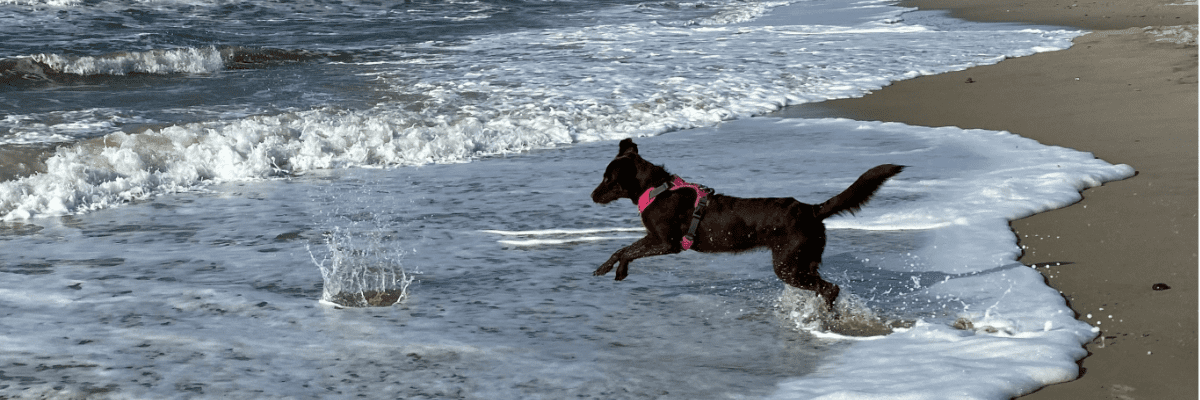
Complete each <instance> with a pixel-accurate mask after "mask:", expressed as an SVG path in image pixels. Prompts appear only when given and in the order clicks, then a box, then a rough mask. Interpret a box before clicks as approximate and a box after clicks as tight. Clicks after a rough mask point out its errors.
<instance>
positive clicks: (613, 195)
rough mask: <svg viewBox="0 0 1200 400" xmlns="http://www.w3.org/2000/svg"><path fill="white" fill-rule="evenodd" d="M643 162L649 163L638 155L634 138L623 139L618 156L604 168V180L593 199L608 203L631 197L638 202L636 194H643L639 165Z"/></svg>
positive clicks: (594, 193)
mask: <svg viewBox="0 0 1200 400" xmlns="http://www.w3.org/2000/svg"><path fill="white" fill-rule="evenodd" d="M643 163H645V164H649V163H648V162H646V160H643V159H642V157H641V156H639V155H638V148H637V145H636V144H634V143H633V139H625V140H622V141H621V145H620V149H619V150H617V157H616V158H614V159H613V160H612V161H611V162H609V163H608V168H606V169H605V170H604V180H603V181H601V182H600V185H599V186H596V189H595V190H593V191H592V201H594V202H596V203H599V204H608V203H611V202H612V201H613V200H616V199H623V198H629V199H631V200H633V202H634V204H637V198H635V196H638V195H640V194H641V193H639V190H640V188H641V180H640V179H639V177H638V175H639V174H640V173H641V172H640V171H639V170H640V169H641V168H639V166H640V164H643Z"/></svg>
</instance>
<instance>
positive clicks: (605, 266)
mask: <svg viewBox="0 0 1200 400" xmlns="http://www.w3.org/2000/svg"><path fill="white" fill-rule="evenodd" d="M612 268H613V263H604V264H602V265H600V268H596V272H592V276H601V275H604V274H607V273H608V271H612ZM618 280H620V279H618Z"/></svg>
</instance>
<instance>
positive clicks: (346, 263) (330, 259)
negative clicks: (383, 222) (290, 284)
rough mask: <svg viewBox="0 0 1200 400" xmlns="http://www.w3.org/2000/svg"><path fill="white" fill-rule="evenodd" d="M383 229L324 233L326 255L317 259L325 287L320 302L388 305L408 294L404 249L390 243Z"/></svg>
mask: <svg viewBox="0 0 1200 400" xmlns="http://www.w3.org/2000/svg"><path fill="white" fill-rule="evenodd" d="M387 239H388V235H387V234H386V232H384V231H382V230H372V231H367V232H355V231H353V230H351V229H346V228H341V227H334V228H333V229H332V230H330V231H329V232H326V233H325V247H326V251H327V254H326V255H325V256H324V257H323V258H321V259H320V260H317V256H316V255H314V254H313V250H312V248H309V249H308V254H309V256H310V257H312V260H313V264H316V265H317V268H320V269H321V278H322V279H323V280H324V283H325V284H324V290H322V293H321V302H324V303H329V304H333V305H337V306H342V307H388V306H391V305H394V304H396V303H399V302H400V301H402V300H404V299H405V298H406V297H408V286H409V285H410V284H412V281H413V277H412V276H411V275H409V274H408V273H407V272H406V271H405V270H404V266H403V265H401V263H400V259H401V258H402V257H403V256H404V254H405V252H404V251H402V250H397V249H396V248H395V247H393V246H389V245H387V243H386V242H387V241H388V240H387Z"/></svg>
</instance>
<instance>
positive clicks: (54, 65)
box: [0, 46, 350, 84]
mask: <svg viewBox="0 0 1200 400" xmlns="http://www.w3.org/2000/svg"><path fill="white" fill-rule="evenodd" d="M318 59H325V60H337V61H345V60H349V59H350V57H349V56H348V55H344V54H338V53H322V52H314V51H308V50H284V49H255V48H247V47H221V48H218V47H215V46H210V47H200V48H178V49H156V50H148V51H123V52H117V53H111V54H104V55H99V56H77V55H66V54H35V55H32V56H24V57H15V58H7V59H0V83H9V84H14V83H17V82H22V81H33V82H37V81H60V80H63V79H69V78H73V77H89V76H125V75H132V74H150V75H171V74H211V73H215V72H219V71H222V70H227V69H256V68H267V67H271V66H275V65H283V64H293V63H300V62H307V61H312V60H318Z"/></svg>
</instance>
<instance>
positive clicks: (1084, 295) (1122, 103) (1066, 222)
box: [777, 0, 1198, 399]
mask: <svg viewBox="0 0 1200 400" xmlns="http://www.w3.org/2000/svg"><path fill="white" fill-rule="evenodd" d="M1172 3H1184V1H1182V0H1180V1H1172V0H1166V1H1162V0H1159V1H1153V0H1150V1H1147V0H1131V1H1125V2H1121V3H1120V4H1115V3H1107V2H1095V1H1073V0H1064V1H1057V0H1048V1H1041V2H1034V1H1025V0H952V1H951V0H915V1H907V2H904V3H902V5H906V6H912V7H919V8H922V9H944V10H950V12H951V14H952V15H954V16H956V17H960V18H964V19H971V20H976V21H997V22H1030V23H1037V24H1052V25H1060V26H1069V27H1076V28H1081V29H1087V30H1092V31H1093V33H1090V34H1088V35H1085V36H1082V37H1080V38H1077V39H1076V40H1075V45H1074V46H1073V47H1072V48H1070V49H1068V50H1064V51H1057V52H1050V53H1041V54H1036V55H1033V56H1029V57H1021V58H1015V59H1010V60H1006V61H1003V62H1001V63H1000V64H997V65H993V66H984V67H977V68H972V69H969V70H966V71H960V72H954V73H947V74H941V75H936V76H925V77H919V78H916V79H912V80H908V81H903V82H897V83H895V84H893V85H892V86H889V87H887V88H884V89H882V90H879V91H876V92H875V93H872V94H869V95H867V96H865V97H863V98H859V99H845V100H834V101H827V102H823V103H816V104H808V105H802V106H797V107H790V108H788V109H785V110H783V111H781V112H779V113H777V116H810V117H812V116H837V117H848V118H855V119H861V120H881V121H897V122H904V123H908V124H913V125H924V126H947V125H953V126H958V127H963V128H982V129H992V130H1005V131H1010V132H1014V133H1017V134H1020V135H1022V136H1025V137H1029V138H1032V139H1035V140H1038V141H1040V142H1042V143H1045V144H1050V145H1058V146H1065V147H1070V148H1074V149H1079V150H1082V151H1088V152H1092V153H1093V154H1095V156H1096V157H1099V158H1101V159H1104V160H1105V161H1108V162H1111V163H1120V164H1129V165H1130V166H1133V167H1134V168H1135V169H1136V170H1137V171H1138V175H1137V176H1135V177H1133V178H1130V179H1126V180H1123V181H1118V182H1109V183H1107V184H1105V185H1104V186H1101V187H1097V188H1093V189H1089V190H1086V191H1084V192H1083V196H1084V199H1083V200H1082V201H1080V202H1079V203H1076V204H1074V205H1071V206H1069V207H1066V208H1062V209H1058V210H1053V211H1049V212H1045V213H1041V214H1037V215H1034V216H1031V217H1028V218H1024V219H1021V220H1018V221H1013V222H1012V224H1011V225H1012V227H1013V229H1014V231H1015V232H1016V233H1017V237H1018V238H1019V239H1020V243H1021V245H1022V246H1024V248H1025V254H1024V256H1023V257H1022V258H1021V261H1022V262H1024V263H1025V264H1029V265H1050V266H1049V267H1039V268H1038V270H1039V271H1041V272H1042V273H1043V274H1044V275H1045V276H1046V278H1047V282H1048V283H1049V284H1050V286H1051V287H1054V288H1056V289H1058V290H1060V291H1061V292H1062V293H1063V295H1064V296H1065V297H1066V298H1067V299H1068V301H1069V302H1070V304H1071V307H1072V308H1073V309H1074V310H1075V311H1076V312H1077V313H1078V314H1079V316H1078V318H1080V319H1082V320H1085V321H1087V322H1088V323H1090V324H1092V325H1093V326H1097V327H1099V328H1100V329H1101V334H1100V336H1099V337H1098V338H1097V339H1096V340H1095V341H1094V342H1092V343H1090V344H1089V345H1088V346H1087V350H1088V351H1089V352H1090V355H1089V356H1088V357H1087V358H1085V359H1083V360H1082V361H1081V362H1080V365H1081V367H1082V368H1081V371H1082V375H1081V376H1080V377H1079V378H1078V379H1077V380H1075V381H1071V382H1067V383H1061V384H1057V385H1051V386H1048V387H1045V388H1043V389H1041V390H1039V391H1037V392H1034V393H1032V394H1030V395H1028V396H1027V397H1023V398H1029V399H1184V398H1196V397H1197V353H1196V344H1197V293H1198V292H1197V267H1198V261H1197V169H1198V164H1197V149H1198V147H1197V134H1198V128H1197V83H1196V82H1197V79H1196V78H1197V62H1196V60H1197V48H1196V36H1195V33H1196V28H1195V25H1194V24H1196V19H1197V18H1196V17H1197V9H1196V5H1195V3H1194V2H1193V3H1191V4H1189V5H1173V4H1172ZM1177 25H1191V26H1190V27H1187V28H1185V29H1175V28H1172V27H1173V26H1177ZM1148 26H1152V27H1150V28H1147V27H1148ZM1189 35H1190V36H1189ZM1058 263H1062V264H1063V265H1055V264H1058ZM1157 284H1165V285H1166V286H1169V287H1170V289H1166V290H1155V289H1156V288H1157V289H1162V288H1163V286H1162V285H1157ZM1156 285H1157V286H1156ZM1110 316H1111V317H1110Z"/></svg>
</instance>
